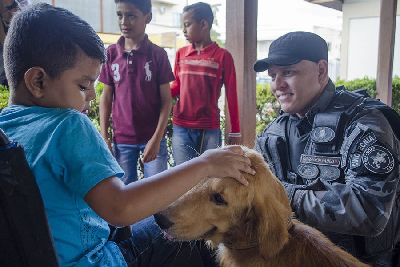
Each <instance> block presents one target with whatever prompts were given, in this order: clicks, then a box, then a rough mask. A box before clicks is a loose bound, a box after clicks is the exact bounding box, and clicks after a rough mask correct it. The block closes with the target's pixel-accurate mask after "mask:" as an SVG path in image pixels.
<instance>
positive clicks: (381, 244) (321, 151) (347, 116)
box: [257, 87, 400, 261]
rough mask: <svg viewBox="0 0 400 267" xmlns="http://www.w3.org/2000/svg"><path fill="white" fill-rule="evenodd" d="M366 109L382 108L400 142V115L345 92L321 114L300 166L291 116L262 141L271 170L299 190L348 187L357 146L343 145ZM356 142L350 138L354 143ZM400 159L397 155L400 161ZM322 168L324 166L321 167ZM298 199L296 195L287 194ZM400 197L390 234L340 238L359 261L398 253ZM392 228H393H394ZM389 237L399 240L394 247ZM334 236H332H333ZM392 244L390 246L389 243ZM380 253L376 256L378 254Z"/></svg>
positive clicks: (338, 91) (277, 122)
mask: <svg viewBox="0 0 400 267" xmlns="http://www.w3.org/2000/svg"><path fill="white" fill-rule="evenodd" d="M365 109H371V110H372V109H378V110H380V111H381V112H382V113H383V114H384V116H385V117H386V118H387V120H388V121H389V123H390V125H391V127H392V129H393V132H394V133H395V135H396V137H397V139H398V140H400V116H399V114H398V113H397V112H396V111H394V110H393V109H392V108H390V107H388V106H387V105H385V104H383V103H382V102H380V101H379V100H376V99H372V98H370V97H368V96H367V95H365V94H362V93H357V92H349V91H347V90H345V88H344V87H339V88H337V89H336V91H335V95H334V97H333V99H332V101H331V103H330V104H329V106H328V107H327V109H326V111H324V112H322V113H317V114H315V116H314V120H313V122H312V130H311V132H310V137H309V138H308V141H307V144H306V146H305V149H304V152H303V154H302V155H301V158H300V165H299V166H291V168H290V165H291V164H290V163H289V159H288V155H289V153H288V152H289V151H288V146H287V136H286V135H287V125H288V120H289V115H288V114H283V115H281V116H280V117H278V118H277V119H276V120H275V121H274V122H272V123H271V124H270V126H269V127H268V128H267V129H265V131H264V132H263V134H262V135H261V136H260V137H258V139H257V146H259V147H260V150H261V151H262V152H263V153H262V154H263V157H264V159H265V160H266V162H267V163H268V164H269V167H270V169H271V170H272V172H273V173H275V175H276V176H277V177H279V179H280V180H281V181H283V182H287V183H290V184H296V185H299V187H300V188H301V187H304V189H311V190H318V188H315V187H317V186H318V180H324V182H330V180H337V181H338V182H343V183H345V182H344V171H345V168H346V162H347V156H348V155H347V154H348V151H349V146H350V145H351V143H349V144H348V146H347V144H343V141H344V136H345V132H344V131H345V130H346V129H347V127H348V126H349V124H350V123H351V122H352V119H353V118H354V117H355V115H356V114H358V113H359V112H360V111H362V110H365ZM350 138H351V137H349V139H350ZM398 157H399V156H398V155H397V158H398ZM317 166H318V167H317ZM287 193H288V195H289V198H290V199H292V197H293V194H294V193H295V192H294V189H293V192H287ZM399 195H400V194H399V192H398V194H397V197H396V204H395V207H394V208H393V213H394V214H392V216H391V218H390V221H389V222H388V225H387V227H386V229H385V230H384V233H383V234H381V235H379V236H378V237H377V238H375V237H374V238H367V237H355V236H348V235H341V234H338V236H336V238H334V239H343V238H346V239H350V242H352V243H354V246H353V248H352V251H349V252H350V253H352V254H353V255H355V256H356V257H360V258H361V259H364V260H368V261H370V260H371V258H372V260H373V257H375V256H376V255H380V254H381V253H383V252H384V253H386V252H393V251H394V248H395V246H396V244H398V243H399V240H400V236H399V235H400V229H399V228H400V226H398V224H399V222H400V220H399V215H397V214H398V213H399V212H400V209H399V206H400V204H399V203H400V198H399ZM390 225H393V226H392V227H390ZM388 236H390V237H392V238H393V239H392V240H391V241H390V242H388V240H387V239H386V238H387V237H388ZM330 237H331V236H330ZM389 243H390V244H389ZM375 252H376V255H374V254H375ZM396 253H397V251H396Z"/></svg>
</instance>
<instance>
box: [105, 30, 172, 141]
mask: <svg viewBox="0 0 400 267" xmlns="http://www.w3.org/2000/svg"><path fill="white" fill-rule="evenodd" d="M124 42H125V38H124V37H121V38H120V39H119V40H118V42H117V44H113V45H111V46H109V47H108V49H107V62H106V63H105V64H104V65H103V68H102V70H101V73H100V77H99V81H101V82H102V83H104V84H107V85H109V86H111V87H112V88H113V89H114V99H113V105H112V121H113V123H112V126H113V131H114V140H115V141H116V142H117V143H119V144H143V143H146V142H147V141H148V140H149V139H150V138H151V137H152V136H153V134H154V132H155V130H156V128H157V124H158V119H159V116H160V109H161V97H160V85H162V84H166V83H169V82H170V81H172V80H174V75H173V73H172V69H171V65H170V63H169V61H168V56H167V53H166V52H165V50H164V49H162V48H161V47H159V46H157V45H155V44H153V43H152V42H150V41H149V40H148V38H147V36H146V37H145V39H144V40H143V41H142V44H141V45H140V47H139V49H138V50H132V51H124Z"/></svg>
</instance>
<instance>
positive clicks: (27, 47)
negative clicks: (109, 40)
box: [4, 3, 105, 89]
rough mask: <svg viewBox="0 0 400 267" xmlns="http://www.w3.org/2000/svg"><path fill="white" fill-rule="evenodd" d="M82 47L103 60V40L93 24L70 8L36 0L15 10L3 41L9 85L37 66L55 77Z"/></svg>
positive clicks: (72, 62) (18, 81) (74, 59)
mask: <svg viewBox="0 0 400 267" xmlns="http://www.w3.org/2000/svg"><path fill="white" fill-rule="evenodd" d="M79 50H82V51H83V52H84V53H85V54H86V55H87V56H88V57H90V58H93V59H98V60H99V61H100V62H101V63H104V62H105V49H104V44H103V42H102V41H101V40H100V38H99V36H98V35H97V34H96V32H95V31H94V30H93V28H92V27H91V26H90V25H89V24H88V23H87V22H86V21H84V20H82V19H81V18H79V17H78V16H76V15H74V14H72V13H71V12H70V11H68V10H66V9H63V8H58V7H53V6H51V5H49V4H45V3H39V4H35V5H31V6H29V7H27V8H25V9H23V10H22V11H20V12H18V13H17V14H16V15H15V16H14V18H13V20H12V22H11V25H10V29H9V32H8V34H7V36H6V40H5V43H4V64H5V70H6V76H7V79H8V82H9V85H10V88H12V89H16V88H17V86H18V84H19V83H20V82H21V81H22V80H23V78H24V74H25V72H26V71H27V70H28V69H29V68H32V67H41V68H43V69H44V70H45V71H46V73H47V74H48V75H49V76H50V77H52V78H55V77H57V76H59V75H60V74H61V73H62V72H64V71H65V70H67V69H70V68H72V67H73V66H74V65H75V63H76V57H77V55H78V53H79Z"/></svg>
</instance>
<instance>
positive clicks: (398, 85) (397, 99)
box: [336, 76, 400, 112]
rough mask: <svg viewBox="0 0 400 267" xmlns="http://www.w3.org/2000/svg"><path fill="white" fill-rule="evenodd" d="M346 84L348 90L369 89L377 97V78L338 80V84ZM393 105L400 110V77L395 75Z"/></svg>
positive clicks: (371, 94)
mask: <svg viewBox="0 0 400 267" xmlns="http://www.w3.org/2000/svg"><path fill="white" fill-rule="evenodd" d="M339 85H344V86H345V87H346V88H347V90H349V91H354V90H357V89H361V88H364V89H367V92H368V93H369V95H370V96H371V97H376V80H375V79H370V78H367V77H365V78H362V79H355V80H352V81H343V80H338V81H337V82H336V86H339ZM392 88H393V89H392V107H393V109H394V110H396V111H397V112H400V77H398V76H395V77H394V78H393V80H392Z"/></svg>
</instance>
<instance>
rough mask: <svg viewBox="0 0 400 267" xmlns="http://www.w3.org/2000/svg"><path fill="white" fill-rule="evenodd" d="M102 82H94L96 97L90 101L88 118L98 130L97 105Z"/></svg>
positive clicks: (98, 116) (98, 113)
mask: <svg viewBox="0 0 400 267" xmlns="http://www.w3.org/2000/svg"><path fill="white" fill-rule="evenodd" d="M103 89H104V84H103V83H101V82H98V83H97V84H96V99H95V100H94V101H92V102H91V103H90V111H89V114H88V116H89V118H90V119H91V120H92V122H93V124H94V125H95V126H96V128H97V129H98V130H100V112H99V105H100V96H101V93H102V92H103Z"/></svg>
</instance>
